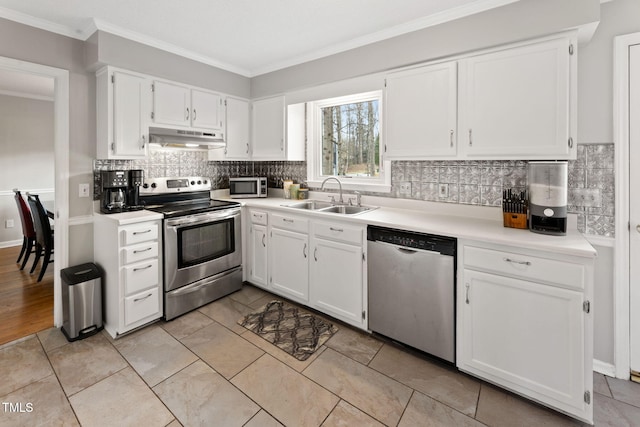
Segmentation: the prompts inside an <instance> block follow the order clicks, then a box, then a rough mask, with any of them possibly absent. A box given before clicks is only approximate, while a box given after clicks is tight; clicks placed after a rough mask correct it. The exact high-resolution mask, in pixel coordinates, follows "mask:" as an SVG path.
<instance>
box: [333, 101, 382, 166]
mask: <svg viewBox="0 0 640 427" xmlns="http://www.w3.org/2000/svg"><path fill="white" fill-rule="evenodd" d="M321 117H322V124H321V129H322V153H321V173H322V175H338V176H348V177H361V178H366V177H371V178H375V177H378V176H379V175H380V124H379V122H380V119H379V99H369V100H365V101H360V102H352V103H347V104H341V105H331V106H325V107H323V108H321Z"/></svg>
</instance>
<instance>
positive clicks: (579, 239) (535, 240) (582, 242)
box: [236, 196, 597, 258]
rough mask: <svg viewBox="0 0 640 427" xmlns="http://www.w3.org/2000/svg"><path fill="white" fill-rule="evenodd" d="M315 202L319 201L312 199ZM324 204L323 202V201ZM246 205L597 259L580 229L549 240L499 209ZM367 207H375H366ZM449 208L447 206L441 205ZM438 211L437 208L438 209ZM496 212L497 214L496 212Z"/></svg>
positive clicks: (272, 200) (276, 201)
mask: <svg viewBox="0 0 640 427" xmlns="http://www.w3.org/2000/svg"><path fill="white" fill-rule="evenodd" d="M312 198H314V199H317V198H316V197H314V196H312ZM322 200H324V199H322ZM236 201H240V202H241V203H242V204H243V205H245V206H248V207H252V208H260V207H263V208H269V209H277V210H281V211H283V212H288V213H290V214H292V215H295V214H298V215H307V216H313V217H315V218H318V219H320V218H324V219H327V220H336V221H347V222H354V223H360V224H368V225H378V226H381V227H391V228H397V229H403V230H410V231H417V232H422V233H431V234H439V235H443V236H451V237H456V238H458V239H470V240H479V241H482V242H487V243H496V244H502V245H510V246H516V247H520V248H527V249H534V250H541V251H551V252H556V253H562V254H566V255H573V256H579V257H587V258H595V257H596V256H597V252H596V250H595V249H594V248H593V246H591V244H589V242H588V241H587V240H586V239H585V238H584V236H583V235H582V234H581V233H580V232H578V230H577V229H575V228H571V227H569V229H568V230H567V234H566V235H565V236H549V235H544V234H538V233H532V232H531V231H529V230H522V229H515V228H508V227H504V226H503V225H502V218H501V217H500V218H496V219H493V218H491V216H492V215H493V216H498V215H500V212H501V211H500V210H499V209H492V208H489V209H488V210H486V211H482V212H484V214H482V215H478V216H464V215H461V214H460V213H464V211H465V208H464V207H456V209H457V210H458V211H459V212H457V213H456V214H455V215H453V214H451V213H450V212H446V210H450V209H451V207H450V206H443V210H445V212H443V213H439V212H434V208H433V207H434V204H424V206H425V207H428V208H429V209H430V211H429V212H426V211H425V210H423V209H421V204H420V202H416V203H411V204H410V207H411V208H409V209H408V208H406V207H390V206H381V207H379V208H377V209H375V210H372V211H368V212H365V213H361V214H357V215H341V214H332V213H326V212H314V211H309V210H306V209H304V210H303V209H295V208H290V207H286V206H283V205H288V204H292V203H296V202H299V200H290V199H284V198H279V197H268V198H264V199H243V200H237V199H236ZM365 202H367V200H365V198H364V197H363V204H364V205H373V203H365ZM441 205H448V204H441ZM469 208H470V209H468V212H470V213H472V214H476V212H478V209H477V207H473V206H472V207H469ZM436 209H437V208H436ZM494 211H495V212H494Z"/></svg>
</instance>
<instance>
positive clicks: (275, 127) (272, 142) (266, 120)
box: [251, 96, 285, 160]
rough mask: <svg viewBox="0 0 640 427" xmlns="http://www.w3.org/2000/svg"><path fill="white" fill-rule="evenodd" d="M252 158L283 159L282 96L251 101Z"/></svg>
mask: <svg viewBox="0 0 640 427" xmlns="http://www.w3.org/2000/svg"><path fill="white" fill-rule="evenodd" d="M251 146H252V149H253V160H284V159H285V150H284V96H277V97H274V98H267V99H260V100H258V101H254V102H253V103H252V109H251Z"/></svg>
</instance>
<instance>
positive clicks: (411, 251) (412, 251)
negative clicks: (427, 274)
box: [369, 240, 453, 256]
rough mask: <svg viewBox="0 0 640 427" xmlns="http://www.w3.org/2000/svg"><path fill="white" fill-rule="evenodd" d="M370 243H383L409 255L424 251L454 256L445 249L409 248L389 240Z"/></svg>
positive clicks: (424, 252) (371, 241)
mask: <svg viewBox="0 0 640 427" xmlns="http://www.w3.org/2000/svg"><path fill="white" fill-rule="evenodd" d="M369 244H374V245H382V246H385V247H388V248H390V249H391V248H393V249H396V250H398V251H399V252H402V253H403V254H407V255H412V254H416V253H423V254H438V255H443V256H453V255H452V254H450V253H447V252H444V251H439V250H434V251H430V250H428V249H418V248H409V247H406V246H401V245H396V244H393V243H389V242H383V241H380V240H369Z"/></svg>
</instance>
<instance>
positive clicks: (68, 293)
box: [60, 262, 103, 341]
mask: <svg viewBox="0 0 640 427" xmlns="http://www.w3.org/2000/svg"><path fill="white" fill-rule="evenodd" d="M60 276H62V333H64V335H65V336H66V337H67V340H69V341H75V340H80V339H83V338H87V337H90V336H91V335H94V334H96V333H98V332H99V331H101V330H102V328H103V326H102V271H101V270H100V268H99V267H98V266H97V265H95V264H94V263H92V262H89V263H86V264H80V265H76V266H75V267H69V268H65V269H63V270H61V271H60Z"/></svg>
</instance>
